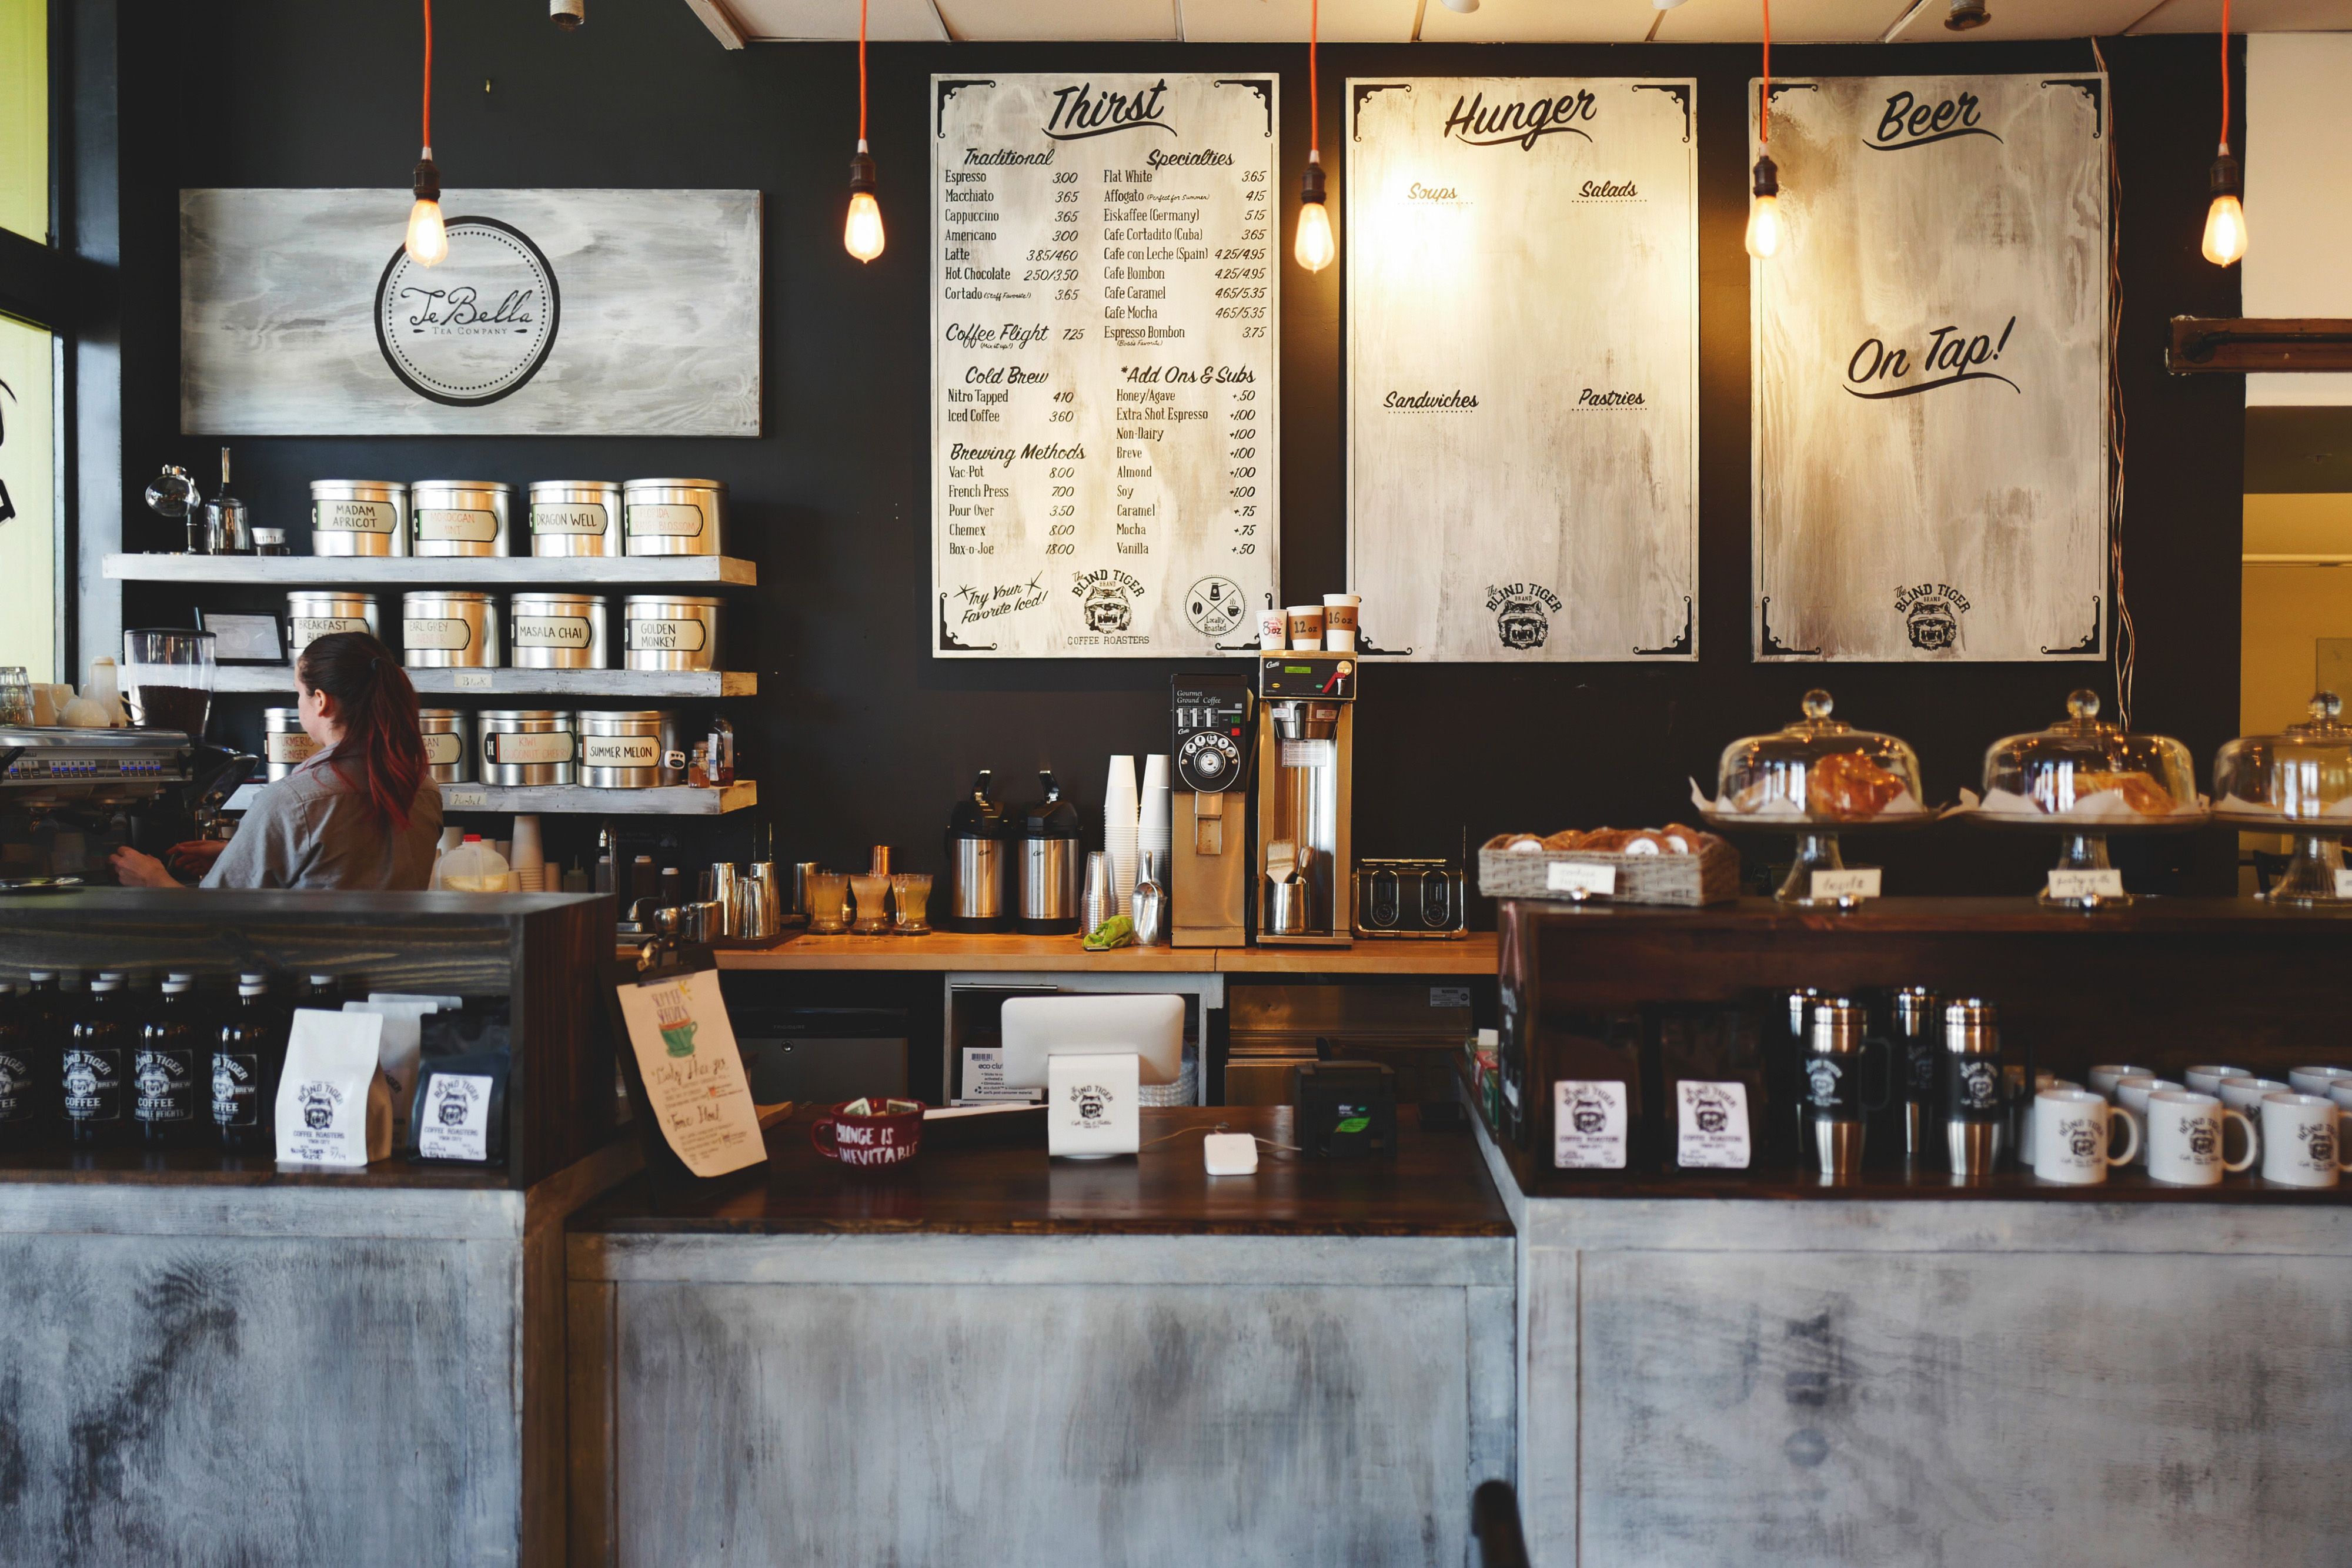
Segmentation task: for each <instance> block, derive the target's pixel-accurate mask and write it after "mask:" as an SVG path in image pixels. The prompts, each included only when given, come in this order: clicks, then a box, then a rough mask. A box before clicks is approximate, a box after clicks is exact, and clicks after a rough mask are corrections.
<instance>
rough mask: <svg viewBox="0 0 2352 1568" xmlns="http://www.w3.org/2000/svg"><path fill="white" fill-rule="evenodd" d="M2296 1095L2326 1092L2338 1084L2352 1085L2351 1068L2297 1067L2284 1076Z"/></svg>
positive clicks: (2322, 1093)
mask: <svg viewBox="0 0 2352 1568" xmlns="http://www.w3.org/2000/svg"><path fill="white" fill-rule="evenodd" d="M2286 1081H2287V1082H2289V1083H2291V1084H2293V1085H2294V1091H2295V1092H2296V1093H2298V1094H2318V1095H2322V1096H2325V1095H2326V1092H2328V1091H2329V1090H2330V1089H2333V1088H2335V1087H2336V1085H2337V1084H2338V1083H2352V1067H2298V1068H2296V1069H2295V1070H2294V1071H2292V1072H2289V1073H2288V1074H2287V1075H2286Z"/></svg>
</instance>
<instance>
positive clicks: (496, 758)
mask: <svg viewBox="0 0 2352 1568" xmlns="http://www.w3.org/2000/svg"><path fill="white" fill-rule="evenodd" d="M574 755H576V753H575V750H574V737H573V736H572V732H571V731H570V730H568V729H564V730H557V731H556V732H555V733H554V734H552V735H497V734H492V735H486V736H484V737H482V760H483V761H485V762H488V763H492V764H499V763H503V764H506V765H507V766H509V767H516V766H520V765H523V764H527V763H535V762H569V761H571V760H572V758H573V756H574Z"/></svg>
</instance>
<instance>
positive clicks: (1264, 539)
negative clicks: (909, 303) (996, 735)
mask: <svg viewBox="0 0 2352 1568" xmlns="http://www.w3.org/2000/svg"><path fill="white" fill-rule="evenodd" d="M1277 90H1278V88H1277V83H1276V78H1274V77H1273V76H1271V75H1258V76H1247V75H1244V76H1209V75H1184V74H1181V73H1171V72H1139V73H1118V72H1111V73H1101V72H1095V73H1088V72H1083V71H1081V72H1076V73H1070V74H1027V75H1023V74H1003V75H998V76H994V77H988V78H969V77H950V76H935V77H933V78H931V93H932V106H931V120H932V141H931V196H932V218H933V228H932V235H933V246H932V252H931V284H932V287H931V435H932V458H931V588H932V593H933V601H934V606H935V610H936V615H937V621H936V623H935V627H934V630H933V632H932V644H931V648H932V653H934V654H936V655H938V656H940V657H958V658H1000V659H1006V658H1087V657H1091V658H1167V657H1170V656H1171V655H1182V656H1198V655H1201V654H1206V653H1239V652H1244V651H1247V650H1252V649H1255V647H1256V645H1257V640H1256V636H1255V618H1254V616H1253V613H1252V612H1253V611H1254V610H1255V608H1257V607H1258V606H1261V605H1265V604H1270V603H1272V602H1273V594H1274V592H1275V591H1276V589H1277V587H1278V585H1279V583H1280V580H1281V579H1280V566H1281V560H1280V538H1281V528H1280V522H1281V511H1280V497H1281V494H1282V462H1281V449H1282V440H1281V428H1280V425H1279V423H1278V414H1277V409H1278V407H1279V404H1280V397H1279V390H1278V382H1277V380H1276V369H1277V364H1278V360H1277V354H1276V345H1277V344H1278V343H1279V342H1280V340H1281V332H1280V330H1279V304H1278V297H1279V295H1280V292H1281V277H1280V265H1281V258H1280V249H1281V247H1280V245H1279V243H1278V241H1277V238H1276V215H1277V214H1278V212H1279V210H1280V203H1279V202H1278V201H1276V196H1275V193H1276V184H1277V181H1278V174H1277V171H1276V160H1277V157H1278V143H1277V141H1276V137H1275V126H1276V122H1277V110H1278V107H1279V105H1278V100H1277V98H1276V93H1277Z"/></svg>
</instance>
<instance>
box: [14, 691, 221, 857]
mask: <svg viewBox="0 0 2352 1568" xmlns="http://www.w3.org/2000/svg"><path fill="white" fill-rule="evenodd" d="M256 766H257V758H253V757H250V756H248V755H246V754H245V753H242V752H237V751H233V750H229V749H226V748H224V747H215V746H207V745H205V744H204V743H203V742H202V741H201V740H199V739H197V738H196V737H194V736H192V735H187V734H184V733H182V732H181V731H178V730H169V729H136V728H132V729H67V728H61V727H41V728H35V727H30V726H26V727H0V892H6V891H10V890H12V889H16V888H21V887H24V886H26V885H27V884H31V885H38V884H41V883H47V882H49V881H51V880H53V879H58V878H65V879H72V880H79V881H86V882H98V883H111V882H112V881H113V880H114V873H113V870H112V868H111V867H110V866H109V865H108V863H107V861H108V858H109V857H110V855H111V854H112V853H113V852H114V850H115V849H116V848H117V847H118V846H120V845H122V844H129V845H131V847H132V848H134V849H140V850H143V851H146V852H150V853H153V854H161V853H163V851H164V850H165V849H166V848H168V847H169V846H171V845H172V844H173V843H176V842H178V841H181V840H183V839H187V838H193V837H194V836H195V835H196V834H198V833H199V832H201V831H204V829H205V827H206V826H207V825H208V824H209V823H210V822H211V821H212V820H213V818H214V817H215V814H216V813H217V812H218V811H219V810H220V809H221V807H222V806H223V804H225V803H226V800H227V799H228V796H229V794H230V792H231V791H232V790H234V789H236V787H237V786H238V785H239V784H241V783H243V782H244V781H245V779H246V777H247V774H249V773H250V772H251V771H252V770H253V768H255V767H256Z"/></svg>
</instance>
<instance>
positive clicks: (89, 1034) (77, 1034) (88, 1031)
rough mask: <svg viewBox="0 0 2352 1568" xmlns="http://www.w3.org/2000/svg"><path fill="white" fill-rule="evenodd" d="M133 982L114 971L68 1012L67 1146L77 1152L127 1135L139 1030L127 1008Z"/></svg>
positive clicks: (61, 1078)
mask: <svg viewBox="0 0 2352 1568" xmlns="http://www.w3.org/2000/svg"><path fill="white" fill-rule="evenodd" d="M126 978H127V977H125V976H122V975H120V974H116V973H114V972H112V971H108V972H106V973H103V974H101V975H100V976H99V977H98V978H96V979H95V980H92V981H91V982H90V983H89V993H88V994H87V995H85V996H84V997H82V998H80V1001H79V1004H78V1005H68V1007H67V1008H66V1009H64V1011H65V1012H66V1014H67V1016H68V1017H69V1018H70V1019H72V1023H71V1032H70V1034H69V1035H68V1038H67V1040H66V1042H65V1060H64V1062H63V1064H62V1066H61V1067H60V1069H59V1071H58V1082H59V1086H60V1088H61V1089H62V1090H63V1093H62V1094H61V1095H60V1096H59V1101H60V1103H61V1105H62V1106H63V1109H64V1112H65V1122H66V1142H67V1143H68V1144H70V1145H73V1146H74V1147H76V1148H91V1147H96V1146H99V1145H107V1144H111V1143H113V1142H115V1140H116V1139H117V1138H118V1137H120V1136H121V1131H122V1100H123V1089H124V1086H125V1085H126V1084H127V1083H128V1082H130V1076H131V1054H132V1051H134V1050H135V1049H136V1044H137V1038H138V1030H137V1027H136V1025H135V1024H134V1022H133V1020H132V1019H131V1017H130V1016H129V1013H128V1011H127V1010H126V1009H125V1007H124V1002H125V1000H126V998H125V995H124V993H125V991H126V990H127V986H126V984H125V981H126Z"/></svg>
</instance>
